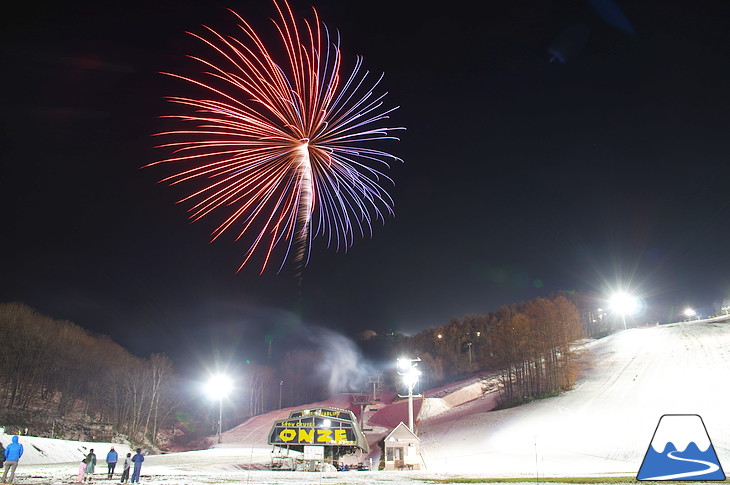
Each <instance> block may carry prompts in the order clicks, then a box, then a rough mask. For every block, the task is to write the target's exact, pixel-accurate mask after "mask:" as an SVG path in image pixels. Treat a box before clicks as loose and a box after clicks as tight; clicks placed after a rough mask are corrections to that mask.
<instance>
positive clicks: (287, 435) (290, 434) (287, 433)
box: [279, 429, 297, 443]
mask: <svg viewBox="0 0 730 485" xmlns="http://www.w3.org/2000/svg"><path fill="white" fill-rule="evenodd" d="M296 435H297V432H296V431H294V430H293V429H282V430H281V432H279V438H281V441H283V442H285V443H286V442H288V441H291V440H293V439H294V438H295V437H296Z"/></svg>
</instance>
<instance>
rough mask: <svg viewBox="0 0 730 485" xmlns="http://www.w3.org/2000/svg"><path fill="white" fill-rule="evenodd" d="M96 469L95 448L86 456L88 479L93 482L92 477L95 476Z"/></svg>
mask: <svg viewBox="0 0 730 485" xmlns="http://www.w3.org/2000/svg"><path fill="white" fill-rule="evenodd" d="M94 468H96V455H95V454H94V448H92V449H90V450H89V454H88V455H86V479H87V481H89V482H90V481H91V475H93V474H94Z"/></svg>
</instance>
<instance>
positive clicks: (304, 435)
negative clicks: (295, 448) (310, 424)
mask: <svg viewBox="0 0 730 485" xmlns="http://www.w3.org/2000/svg"><path fill="white" fill-rule="evenodd" d="M299 441H308V442H310V443H314V430H313V429H300V430H299Z"/></svg>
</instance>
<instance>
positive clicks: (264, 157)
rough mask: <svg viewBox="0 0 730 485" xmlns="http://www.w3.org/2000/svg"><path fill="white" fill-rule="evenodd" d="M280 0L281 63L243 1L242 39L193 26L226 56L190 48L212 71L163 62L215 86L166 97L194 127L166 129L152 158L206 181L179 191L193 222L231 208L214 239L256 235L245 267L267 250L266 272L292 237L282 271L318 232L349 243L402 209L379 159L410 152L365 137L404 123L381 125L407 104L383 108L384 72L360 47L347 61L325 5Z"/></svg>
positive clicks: (301, 259)
mask: <svg viewBox="0 0 730 485" xmlns="http://www.w3.org/2000/svg"><path fill="white" fill-rule="evenodd" d="M274 5H275V7H276V10H277V12H278V19H272V22H273V23H274V25H275V27H276V30H277V31H278V34H279V38H280V40H281V42H282V44H283V47H284V52H285V55H283V56H282V57H283V62H276V61H275V60H274V56H273V55H272V54H271V53H270V52H269V49H268V48H267V46H266V45H265V44H264V42H263V41H262V40H261V38H260V37H259V36H258V34H256V32H255V31H254V30H253V29H252V28H251V26H250V25H249V24H248V23H247V22H246V21H245V20H244V19H243V18H242V17H240V16H239V15H238V14H236V13H235V12H233V11H231V12H232V13H233V14H234V15H236V17H237V19H238V22H239V28H240V29H241V31H242V33H243V34H244V35H243V36H241V38H237V37H232V36H224V35H221V34H219V33H217V32H216V31H215V30H213V29H211V28H209V27H205V28H206V29H207V36H206V37H204V36H199V35H196V34H191V35H193V36H195V37H197V38H198V39H200V40H201V41H202V42H204V43H205V44H207V45H208V47H210V48H211V49H212V51H213V54H214V57H215V59H216V60H217V62H213V61H210V60H206V59H202V58H198V57H191V58H192V59H195V60H196V61H198V62H199V63H201V64H202V66H203V72H202V73H201V74H202V75H203V76H201V77H202V79H204V80H198V79H195V78H193V77H186V76H181V75H177V74H170V73H164V74H167V75H170V76H173V77H176V78H179V79H182V80H184V81H187V82H189V83H192V84H193V85H195V86H197V88H199V89H202V91H203V92H204V93H205V97H204V98H200V99H198V98H185V97H169V98H167V99H168V100H169V101H171V102H172V103H175V104H176V105H179V106H180V107H181V112H182V114H173V115H169V116H165V117H164V118H172V119H175V120H179V121H180V122H182V123H186V124H187V126H186V129H178V130H174V131H167V132H164V133H159V134H158V135H169V136H172V137H174V140H175V141H171V142H170V143H165V144H163V145H160V147H163V148H168V149H172V153H171V155H170V156H169V157H168V158H165V159H164V160H160V161H157V162H154V163H151V164H150V165H157V164H172V165H173V166H174V167H175V169H176V171H175V173H174V174H173V175H170V176H169V177H166V178H164V179H163V180H162V182H167V183H169V184H170V185H175V184H179V183H183V182H191V181H198V185H197V186H196V187H197V188H196V189H195V190H194V191H193V192H192V193H190V194H189V195H188V196H186V197H184V198H183V199H181V200H180V201H179V202H181V203H188V204H190V208H189V212H190V218H191V219H192V220H194V221H197V220H199V219H201V218H202V217H205V216H208V215H210V214H214V213H215V214H216V215H217V216H218V217H219V218H221V219H223V220H222V222H221V223H220V224H219V225H218V227H217V228H216V229H215V230H214V231H213V232H212V234H211V236H212V239H211V240H212V241H214V240H216V239H217V238H218V237H220V235H221V234H223V233H224V232H226V231H229V230H231V231H236V232H237V236H236V240H239V239H241V238H244V237H245V238H248V240H250V241H251V243H250V246H249V248H248V250H247V251H246V253H245V256H244V259H243V262H242V263H241V265H240V266H239V268H238V270H239V271H240V270H241V268H243V266H244V265H246V263H248V261H249V260H250V259H251V257H252V256H253V255H254V254H257V253H262V254H263V263H262V266H261V273H263V272H264V270H265V269H266V267H267V265H268V264H269V262H270V260H271V258H272V255H273V252H274V248H275V247H277V246H278V245H284V246H285V248H286V249H285V252H284V255H283V257H282V260H281V265H280V266H279V271H281V268H282V267H283V266H284V263H285V262H286V261H287V260H288V259H289V257H290V255H291V256H293V257H294V259H295V260H296V261H297V264H298V266H299V267H300V269H301V266H303V265H306V264H307V262H308V261H309V255H310V249H311V242H312V240H313V239H315V238H316V237H318V236H321V237H325V238H326V239H327V244H328V246H332V245H334V246H335V247H336V249H340V248H343V249H345V250H346V249H347V248H348V247H350V246H351V245H352V244H353V241H354V235H355V234H356V233H359V234H360V235H361V236H364V235H365V233H366V232H367V233H369V234H370V235H372V223H373V221H374V220H377V219H381V220H383V221H384V220H385V217H384V213H388V214H390V215H393V200H392V199H391V197H390V196H389V195H388V193H387V192H386V190H385V189H384V188H383V186H382V185H381V183H382V181H383V180H386V181H388V183H392V180H391V179H390V178H389V177H388V176H387V175H385V174H384V173H383V172H382V171H381V170H382V169H383V167H384V168H389V162H391V161H400V159H399V158H398V157H395V156H393V155H391V154H389V153H386V152H383V151H380V150H377V149H373V148H368V147H367V145H368V143H370V142H373V141H376V140H397V138H396V137H394V136H391V135H390V132H392V131H393V130H400V129H403V128H402V127H384V126H383V122H384V121H385V120H387V119H388V118H389V116H388V115H389V113H391V112H392V111H394V110H395V109H397V107H394V108H386V107H384V105H383V99H384V97H385V95H386V94H387V93H382V94H376V93H375V89H376V88H377V87H378V85H379V84H380V81H381V80H382V78H383V76H382V75H380V76H379V77H377V78H375V79H373V78H371V77H370V74H369V72H368V71H363V70H362V58H360V57H358V58H357V59H356V62H355V64H354V67H353V68H352V69H351V70H349V71H348V72H343V71H344V69H343V68H342V59H341V55H340V47H339V36H337V39H335V40H334V41H333V40H332V39H331V38H330V32H329V31H328V30H327V27H326V26H325V25H324V24H322V23H321V22H320V21H319V18H318V16H317V12H316V10H314V9H313V12H314V20H313V21H312V22H310V21H308V20H306V19H304V20H302V21H301V22H298V21H297V19H296V18H295V16H294V14H293V12H292V10H291V8H290V7H289V5H288V4H287V3H286V2H285V1H284V2H280V1H279V0H274ZM148 166H149V165H148ZM201 185H202V187H201Z"/></svg>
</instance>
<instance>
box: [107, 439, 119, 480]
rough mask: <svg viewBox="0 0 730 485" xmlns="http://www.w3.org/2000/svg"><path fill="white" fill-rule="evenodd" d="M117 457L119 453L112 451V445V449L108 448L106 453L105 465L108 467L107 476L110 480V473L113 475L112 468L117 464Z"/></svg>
mask: <svg viewBox="0 0 730 485" xmlns="http://www.w3.org/2000/svg"><path fill="white" fill-rule="evenodd" d="M118 459H119V454H118V453H117V452H116V451H114V447H113V446H112V449H111V450H109V453H107V454H106V466H107V468H108V475H109V476H108V477H107V478H109V479H110V480H111V478H112V475H114V468H115V467H116V466H117V460H118Z"/></svg>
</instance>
